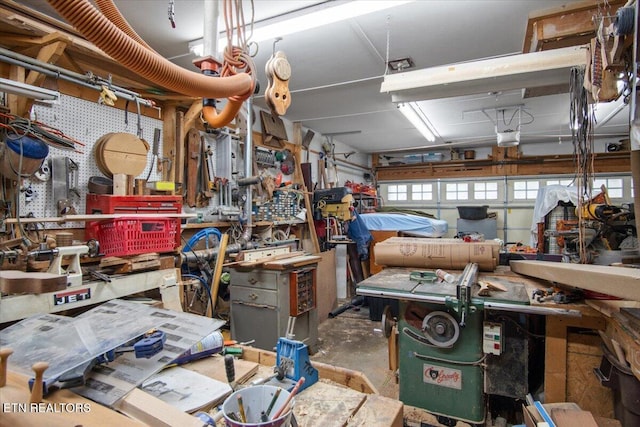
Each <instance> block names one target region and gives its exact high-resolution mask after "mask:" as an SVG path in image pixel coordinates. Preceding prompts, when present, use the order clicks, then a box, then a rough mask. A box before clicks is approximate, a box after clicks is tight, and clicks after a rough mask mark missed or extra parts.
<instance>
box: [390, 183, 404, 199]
mask: <svg viewBox="0 0 640 427" xmlns="http://www.w3.org/2000/svg"><path fill="white" fill-rule="evenodd" d="M407 187H408V186H407V184H389V185H387V201H389V202H407V201H408V200H409V199H408V188H407ZM403 189H404V191H402V190H403ZM402 195H404V198H402V197H401V196H402ZM392 196H393V197H392Z"/></svg>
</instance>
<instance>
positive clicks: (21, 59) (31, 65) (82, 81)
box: [0, 48, 155, 108]
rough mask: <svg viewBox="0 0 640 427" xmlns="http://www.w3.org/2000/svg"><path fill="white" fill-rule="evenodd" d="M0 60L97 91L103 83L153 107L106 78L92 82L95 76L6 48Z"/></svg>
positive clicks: (100, 89) (124, 95)
mask: <svg viewBox="0 0 640 427" xmlns="http://www.w3.org/2000/svg"><path fill="white" fill-rule="evenodd" d="M0 62H5V63H7V64H12V65H17V66H18V67H23V68H26V69H27V70H32V71H35V72H38V73H40V74H44V75H46V76H49V77H53V78H55V79H60V80H65V81H68V82H71V83H73V84H76V85H78V86H84V87H87V88H89V89H93V90H97V91H98V92H101V91H103V90H104V88H103V85H108V86H109V90H111V91H112V92H113V93H114V94H115V95H116V97H118V98H122V99H125V100H127V101H135V102H138V103H140V105H144V106H145V107H151V108H153V107H155V103H154V102H153V101H151V100H148V99H143V98H141V97H140V94H138V93H136V92H132V91H130V90H128V89H125V88H121V87H119V86H116V85H113V84H110V83H109V82H108V81H107V80H103V79H101V78H98V79H99V81H98V82H97V83H94V80H95V76H89V75H82V74H78V73H74V72H73V71H69V70H65V69H64V68H60V67H56V66H55V65H51V64H48V63H46V62H42V61H39V60H37V59H34V58H31V57H30V56H25V55H21V54H19V53H16V52H12V51H10V50H8V49H4V48H0Z"/></svg>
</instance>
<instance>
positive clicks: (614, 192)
mask: <svg viewBox="0 0 640 427" xmlns="http://www.w3.org/2000/svg"><path fill="white" fill-rule="evenodd" d="M603 185H604V186H605V187H606V189H607V193H608V194H609V197H610V198H612V199H622V197H623V185H622V178H599V179H594V180H593V188H592V190H591V194H592V195H594V196H595V195H597V194H599V193H600V192H601V191H602V190H601V189H600V187H602V186H603Z"/></svg>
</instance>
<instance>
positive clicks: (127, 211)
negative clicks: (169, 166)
mask: <svg viewBox="0 0 640 427" xmlns="http://www.w3.org/2000/svg"><path fill="white" fill-rule="evenodd" d="M86 213H87V214H90V215H93V214H123V215H132V214H152V215H158V217H162V215H163V214H179V213H182V196H171V195H144V196H114V195H113V194H87V204H86ZM175 222H176V227H178V229H179V228H180V224H181V219H180V218H176V219H175ZM175 236H176V247H177V246H179V245H180V244H181V241H180V233H176V235H175ZM97 238H98V236H97V235H96V229H95V227H93V225H92V224H91V223H89V222H87V223H86V224H85V239H87V240H88V239H97Z"/></svg>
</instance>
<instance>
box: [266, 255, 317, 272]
mask: <svg viewBox="0 0 640 427" xmlns="http://www.w3.org/2000/svg"><path fill="white" fill-rule="evenodd" d="M321 259H322V258H321V257H319V256H317V255H302V256H297V257H293V258H286V259H279V260H275V261H267V262H265V263H264V264H263V268H265V269H267V270H287V269H289V268H295V267H302V266H305V265H310V264H316V263H317V262H318V261H320V260H321Z"/></svg>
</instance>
